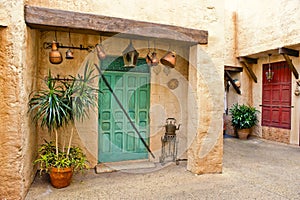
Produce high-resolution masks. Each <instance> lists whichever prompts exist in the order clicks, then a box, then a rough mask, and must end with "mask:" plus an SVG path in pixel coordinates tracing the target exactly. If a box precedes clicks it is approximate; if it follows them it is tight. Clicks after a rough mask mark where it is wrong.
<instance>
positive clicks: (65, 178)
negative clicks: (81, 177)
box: [50, 167, 73, 188]
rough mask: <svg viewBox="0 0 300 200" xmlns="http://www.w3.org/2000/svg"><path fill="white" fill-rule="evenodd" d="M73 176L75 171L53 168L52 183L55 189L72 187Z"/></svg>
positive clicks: (69, 168) (51, 172)
mask: <svg viewBox="0 0 300 200" xmlns="http://www.w3.org/2000/svg"><path fill="white" fill-rule="evenodd" d="M72 176H73V170H72V168H71V167H68V168H51V169H50V181H51V184H52V186H53V187H55V188H64V187H67V186H69V185H70V183H71V179H72Z"/></svg>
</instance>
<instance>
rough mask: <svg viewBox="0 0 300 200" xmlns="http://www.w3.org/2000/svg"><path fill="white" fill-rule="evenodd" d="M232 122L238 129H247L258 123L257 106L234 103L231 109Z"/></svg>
mask: <svg viewBox="0 0 300 200" xmlns="http://www.w3.org/2000/svg"><path fill="white" fill-rule="evenodd" d="M229 112H230V114H231V117H232V118H231V123H232V126H233V127H235V128H236V129H247V128H251V127H253V126H254V125H256V124H257V122H258V119H257V113H258V112H259V111H258V110H256V108H254V107H251V106H247V105H244V104H243V105H238V104H234V105H233V106H232V107H231V108H230V110H229Z"/></svg>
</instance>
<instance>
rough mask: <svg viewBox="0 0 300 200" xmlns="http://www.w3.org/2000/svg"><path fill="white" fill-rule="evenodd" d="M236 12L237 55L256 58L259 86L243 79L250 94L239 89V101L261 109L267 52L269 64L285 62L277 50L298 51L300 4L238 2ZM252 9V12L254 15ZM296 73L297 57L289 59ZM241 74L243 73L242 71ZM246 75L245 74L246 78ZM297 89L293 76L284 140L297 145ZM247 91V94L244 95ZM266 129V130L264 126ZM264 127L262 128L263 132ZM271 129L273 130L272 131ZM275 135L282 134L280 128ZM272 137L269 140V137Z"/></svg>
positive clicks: (299, 64) (259, 132) (299, 67)
mask: <svg viewBox="0 0 300 200" xmlns="http://www.w3.org/2000/svg"><path fill="white" fill-rule="evenodd" d="M235 4H236V5H235V6H236V12H237V30H238V46H237V54H238V56H251V57H253V58H258V64H256V65H253V66H252V69H253V71H254V73H255V74H256V76H257V78H258V83H254V82H253V81H252V80H251V79H249V80H248V81H247V80H244V79H242V85H245V82H246V84H248V82H249V81H250V82H251V83H250V84H252V88H253V89H252V92H251V90H248V88H247V87H246V88H243V86H242V93H243V94H244V95H242V97H241V98H240V99H239V101H240V102H253V105H254V106H255V107H256V108H258V109H259V110H261V108H260V106H259V105H260V104H261V102H262V101H261V98H262V84H261V83H262V76H264V75H263V74H262V65H263V64H265V63H268V53H272V56H271V62H279V61H284V58H283V57H282V56H281V55H279V54H278V50H277V48H279V47H288V48H292V49H295V50H300V45H299V44H300V36H299V35H300V28H299V25H300V22H299V20H297V19H299V17H300V13H299V12H297V10H299V9H300V2H299V1H297V0H291V1H285V0H275V1H272V4H270V2H268V1H243V2H240V1H237V2H235ZM253 10H255V12H253ZM290 58H291V59H292V62H293V64H294V66H295V67H296V69H297V70H298V72H299V71H300V62H299V58H297V57H290ZM243 74H244V72H243ZM247 76H248V75H247ZM295 89H296V79H295V77H294V76H292V94H291V95H292V106H294V107H293V108H292V116H291V119H292V127H291V130H290V136H289V137H288V138H287V137H285V135H286V134H283V135H282V136H283V137H285V139H284V140H285V141H286V140H289V143H291V144H299V112H297V110H299V106H300V105H299V104H300V99H299V97H297V96H295V95H294V94H293V93H294V91H295ZM246 91H247V92H246ZM265 128H267V127H265ZM265 128H264V129H265ZM272 130H273V129H272ZM276 132H278V133H279V132H281V131H280V129H279V130H276ZM254 134H256V135H259V136H262V135H263V133H262V127H261V126H260V125H259V126H258V127H256V129H255V133H254ZM271 138H272V137H271Z"/></svg>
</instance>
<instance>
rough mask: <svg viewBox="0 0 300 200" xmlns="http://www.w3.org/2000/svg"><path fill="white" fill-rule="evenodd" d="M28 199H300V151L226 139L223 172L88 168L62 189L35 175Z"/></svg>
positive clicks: (181, 167)
mask: <svg viewBox="0 0 300 200" xmlns="http://www.w3.org/2000/svg"><path fill="white" fill-rule="evenodd" d="M26 199H27V200H31V199H43V200H46V199H55V200H58V199H72V200H74V199H89V200H92V199H180V200H181V199H230V200H233V199H300V147H298V146H292V145H285V144H280V143H275V142H270V141H265V140H262V139H257V138H252V139H249V140H246V141H242V140H238V139H235V138H225V139H224V164H223V173H222V174H204V175H194V174H192V173H190V172H188V171H186V162H181V163H180V165H178V166H177V165H175V164H174V163H170V164H167V165H165V166H161V165H159V164H157V168H156V170H154V171H152V172H147V171H146V170H139V171H137V170H135V171H132V170H128V171H119V172H113V173H104V174H95V173H94V170H90V171H88V172H87V173H86V174H84V175H82V174H77V175H75V176H74V177H73V182H72V183H71V185H70V186H69V187H67V188H63V189H55V188H53V187H52V186H51V185H50V183H49V181H48V180H47V177H45V176H43V177H40V176H37V177H36V179H35V181H34V183H33V184H32V186H31V188H30V190H29V192H28V194H27V197H26Z"/></svg>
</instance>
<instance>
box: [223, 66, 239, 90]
mask: <svg viewBox="0 0 300 200" xmlns="http://www.w3.org/2000/svg"><path fill="white" fill-rule="evenodd" d="M224 73H225V76H227V78H228V80H229V82H230V83H231V85H232V86H233V88H234V89H235V91H236V93H238V94H241V90H240V88H239V87H238V86H237V85H236V84H235V82H234V80H233V78H232V77H231V76H230V73H229V72H228V71H226V70H225V72H224Z"/></svg>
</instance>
